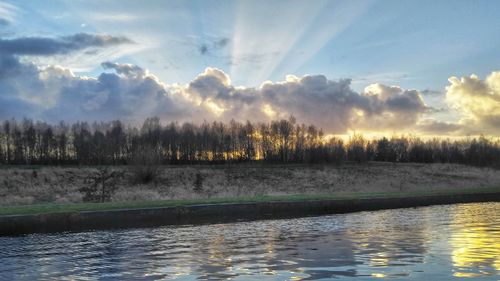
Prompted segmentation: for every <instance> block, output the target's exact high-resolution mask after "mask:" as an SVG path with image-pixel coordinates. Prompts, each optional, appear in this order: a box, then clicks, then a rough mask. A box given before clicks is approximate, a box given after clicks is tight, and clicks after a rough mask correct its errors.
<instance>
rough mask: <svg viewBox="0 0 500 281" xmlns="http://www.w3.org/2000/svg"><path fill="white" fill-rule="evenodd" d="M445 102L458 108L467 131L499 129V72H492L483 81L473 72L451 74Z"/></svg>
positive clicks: (497, 131)
mask: <svg viewBox="0 0 500 281" xmlns="http://www.w3.org/2000/svg"><path fill="white" fill-rule="evenodd" d="M448 81H449V82H450V85H448V86H447V87H446V102H447V103H448V105H449V106H450V107H451V108H453V109H455V110H457V111H458V112H459V113H460V114H461V116H462V118H461V120H460V123H461V124H462V125H463V127H464V130H465V131H466V132H477V130H478V128H481V129H482V130H483V132H485V131H487V132H491V133H499V132H500V72H492V73H491V74H490V75H489V76H488V77H486V79H484V80H482V79H480V78H479V77H478V76H476V75H471V76H470V77H462V78H457V77H450V79H448Z"/></svg>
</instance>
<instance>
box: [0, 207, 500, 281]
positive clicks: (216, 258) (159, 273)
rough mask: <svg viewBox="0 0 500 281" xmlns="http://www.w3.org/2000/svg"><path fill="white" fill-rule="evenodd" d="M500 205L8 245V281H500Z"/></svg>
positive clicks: (45, 238) (1, 269) (3, 242)
mask: <svg viewBox="0 0 500 281" xmlns="http://www.w3.org/2000/svg"><path fill="white" fill-rule="evenodd" d="M499 211H500V204H492V203H490V204H467V205H455V206H434V207H427V208H417V209H406V210H403V209H401V210H387V211H378V212H362V213H355V214H345V215H333V216H324V217H316V218H302V219H291V220H275V221H259V222H242V223H235V224H219V225H204V226H183V227H163V228H154V229H138V230H137V229H136V230H122V231H100V232H87V233H75V234H71V233H66V234H59V235H31V236H25V237H19V238H0V249H2V251H0V279H8V280H12V279H21V280H22V279H25V280H34V279H57V280H59V279H95V278H96V277H100V278H102V279H116V280H135V279H138V278H140V279H146V280H159V279H161V280H166V279H180V280H194V279H201V280H223V279H235V280H248V279H257V278H258V279H263V280H266V279H267V280H317V279H330V278H335V279H344V278H352V277H356V279H357V280H358V279H374V278H383V279H385V278H395V279H419V280H420V279H425V278H429V280H446V279H451V278H453V277H482V278H486V279H488V278H492V280H498V276H499V271H500V258H499V257H500V244H499V241H500V236H499V235H500V215H499V214H500V212H499Z"/></svg>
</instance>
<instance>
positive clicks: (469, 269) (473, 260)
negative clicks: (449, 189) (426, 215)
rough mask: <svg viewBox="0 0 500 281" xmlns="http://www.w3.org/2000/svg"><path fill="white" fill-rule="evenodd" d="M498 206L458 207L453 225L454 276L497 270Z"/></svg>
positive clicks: (499, 250)
mask: <svg viewBox="0 0 500 281" xmlns="http://www.w3.org/2000/svg"><path fill="white" fill-rule="evenodd" d="M498 211H499V209H498V208H492V207H491V206H485V205H477V204H476V205H470V204H469V205H460V206H457V208H456V211H455V213H454V217H453V224H452V235H451V239H450V242H451V245H452V253H451V257H452V262H453V266H454V273H453V275H454V276H457V277H479V276H485V275H486V276H487V275H495V274H498V273H499V272H500V224H499V221H498V217H494V216H492V213H493V214H495V212H496V214H498Z"/></svg>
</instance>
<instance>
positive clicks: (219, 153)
mask: <svg viewBox="0 0 500 281" xmlns="http://www.w3.org/2000/svg"><path fill="white" fill-rule="evenodd" d="M145 158H146V159H145ZM136 159H141V161H140V162H141V163H144V161H155V162H157V163H158V164H190V163H214V164H215V163H227V162H229V163H233V162H250V161H263V162H268V163H337V164H340V163H343V162H345V161H354V162H365V161H384V162H417V163H438V162H439V163H459V164H469V165H478V166H495V167H500V142H499V141H498V140H492V139H488V138H486V137H484V136H480V137H478V138H463V139H460V140H450V139H441V138H434V139H428V140H423V139H421V138H418V137H415V136H393V137H391V138H386V137H383V138H380V139H374V140H368V139H366V138H364V137H363V136H362V135H360V134H354V135H352V136H350V138H349V140H346V141H344V140H343V139H342V138H339V137H331V136H325V134H324V132H323V130H322V129H320V128H318V127H316V126H314V125H304V124H298V123H297V122H296V120H295V119H294V118H293V117H290V118H289V119H283V120H276V121H272V122H269V123H252V122H250V121H247V122H244V123H242V122H236V121H231V122H229V123H222V122H211V123H209V122H203V123H202V124H194V123H189V122H186V123H182V124H179V123H176V122H172V123H169V124H167V125H162V124H161V123H160V120H159V119H158V118H156V117H154V118H148V119H146V120H145V121H144V123H143V124H142V126H132V125H125V124H123V123H122V122H121V121H119V120H116V121H111V122H100V123H92V124H90V123H87V122H77V123H74V124H67V123H64V122H60V123H59V124H48V123H45V122H34V121H33V120H30V119H23V120H22V121H16V120H15V119H12V120H6V121H4V122H3V123H2V128H1V130H0V164H17V165H21V164H27V165H33V164H42V165H43V164H49V165H51V164H52V165H62V164H77V165H121V164H133V163H137V161H135V160H136Z"/></svg>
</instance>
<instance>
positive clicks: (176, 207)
mask: <svg viewBox="0 0 500 281" xmlns="http://www.w3.org/2000/svg"><path fill="white" fill-rule="evenodd" d="M498 201H500V187H495V188H481V189H474V190H471V189H455V190H440V191H433V192H428V193H421V192H397V193H353V194H338V195H332V194H327V195H288V196H262V197H241V198H218V199H217V198H214V199H204V200H170V201H149V202H129V203H94V204H64V205H60V204H45V205H31V206H12V207H1V208H0V235H20V234H28V233H47V232H61V231H86V230H100V229H113V228H126V227H153V226H162V225H179V224H203V223H223V222H234V221H245V220H256V219H277V218H293V217H303V216H317V215H325V214H335V213H347V212H357V211H371V210H380V209H393V208H409V207H418V206H429V205H438V204H454V203H471V202H498Z"/></svg>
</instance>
